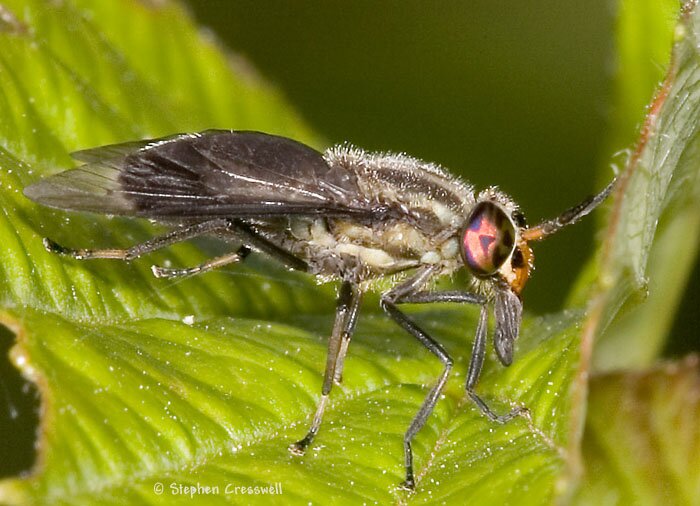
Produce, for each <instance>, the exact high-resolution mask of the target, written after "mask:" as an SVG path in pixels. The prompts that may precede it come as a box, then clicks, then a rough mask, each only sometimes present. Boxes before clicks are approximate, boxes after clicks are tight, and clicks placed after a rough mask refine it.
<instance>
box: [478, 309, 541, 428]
mask: <svg viewBox="0 0 700 506" xmlns="http://www.w3.org/2000/svg"><path fill="white" fill-rule="evenodd" d="M487 328H488V312H487V309H486V305H485V304H482V305H481V312H480V313H479V323H478V325H477V327H476V337H475V338H474V346H473V347H472V356H471V360H470V361H469V370H468V371H467V384H466V390H467V394H468V395H469V397H470V398H471V400H472V401H474V404H476V405H477V406H478V407H479V410H481V412H482V413H483V414H484V415H485V416H486V417H487V418H488V419H489V420H491V421H493V422H498V423H506V422H507V421H509V420H512V419H513V418H515V417H516V416H518V415H520V414H521V413H526V412H527V408H526V407H524V406H518V407H516V408H513V409H512V410H511V411H510V412H509V413H506V414H505V415H497V414H496V413H494V412H493V410H492V409H491V408H489V407H488V405H487V404H486V403H485V402H484V400H483V399H482V398H481V397H479V396H478V395H477V393H476V392H475V391H474V388H475V387H476V384H477V382H478V381H479V376H480V375H481V368H482V367H483V365H484V357H485V356H486V330H487Z"/></svg>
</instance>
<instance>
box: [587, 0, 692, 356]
mask: <svg viewBox="0 0 700 506" xmlns="http://www.w3.org/2000/svg"><path fill="white" fill-rule="evenodd" d="M693 5H694V4H693V3H692V2H691V3H689V4H688V5H687V6H686V8H685V14H684V17H683V19H682V21H681V22H680V23H679V24H678V25H677V26H676V30H675V38H676V44H675V46H674V50H673V55H672V60H671V63H670V66H669V70H668V71H667V75H666V78H665V80H664V82H663V84H662V85H661V87H660V89H659V90H658V91H657V95H656V98H655V99H654V101H653V102H652V104H651V105H650V107H649V111H648V115H647V118H646V121H645V123H644V126H643V128H642V132H641V137H640V139H639V141H638V143H637V146H636V149H635V150H634V151H633V152H632V153H631V154H630V159H629V162H628V169H627V170H626V172H625V174H624V176H623V178H622V185H623V186H624V191H625V193H626V198H625V199H620V200H619V201H618V202H619V205H618V206H617V208H616V209H615V211H614V215H616V216H617V217H618V219H616V220H615V221H614V223H613V226H612V227H611V228H610V232H609V238H608V240H607V241H606V243H607V245H606V247H605V250H604V258H603V260H602V268H601V272H602V279H604V280H606V282H608V283H609V284H610V285H611V287H612V288H609V289H608V297H607V299H606V301H605V303H604V305H606V306H607V308H608V309H607V311H606V313H605V315H604V316H603V318H602V321H603V322H605V323H607V322H609V321H610V320H611V318H612V316H613V315H614V314H615V312H616V310H617V308H619V307H621V306H623V305H624V304H626V303H627V306H628V307H626V311H625V314H624V316H623V317H622V318H619V319H618V320H617V321H616V322H615V323H614V325H613V326H612V327H611V328H610V329H608V331H607V332H606V333H605V335H604V336H603V338H602V339H601V340H600V342H599V343H598V344H597V346H596V350H595V357H594V368H595V369H596V370H614V369H619V368H625V367H646V366H649V365H650V364H652V363H653V361H654V360H655V359H656V358H657V357H658V355H659V353H660V351H661V349H662V347H663V345H664V343H665V341H666V339H667V335H668V332H669V329H670V326H671V324H672V323H673V316H674V314H675V312H676V308H677V306H678V303H679V300H680V297H681V296H682V294H683V291H684V289H685V285H686V281H687V279H688V277H689V275H690V272H691V270H692V266H693V261H694V259H695V258H696V255H697V249H698V245H699V244H700V241H699V240H698V237H700V178H698V156H699V153H698V149H699V147H700V146H699V137H700V129H699V125H698V121H697V118H698V114H700V110H699V109H700V106H699V105H698V104H700V100H699V95H698V91H697V89H696V86H697V83H698V80H699V79H700V77H699V74H700V72H699V70H698V58H699V55H698V40H699V39H698V33H699V31H698V26H697V16H696V15H695V11H693V10H692V9H691V7H692V6H693ZM656 8H658V7H656ZM656 8H655V9H656ZM655 9H651V10H650V11H646V10H645V9H643V8H638V9H635V8H633V7H632V6H630V7H629V9H628V10H626V11H625V12H626V13H636V14H637V16H634V15H632V16H631V17H635V18H636V17H638V18H641V19H648V18H651V19H657V20H656V21H651V20H648V23H651V24H654V23H657V24H658V23H659V21H658V19H661V21H662V22H663V16H660V15H659V13H658V12H657V11H656V10H655ZM640 12H642V13H643V14H640ZM629 24H630V23H627V25H629ZM642 24H644V23H642ZM652 32H653V30H652ZM639 38H640V39H644V38H645V36H642V35H640V37H639ZM628 45H629V44H628ZM632 86H634V85H632ZM630 297H631V299H630ZM643 299H646V300H644V303H643V304H639V303H640V302H641V300H643ZM634 306H637V307H634Z"/></svg>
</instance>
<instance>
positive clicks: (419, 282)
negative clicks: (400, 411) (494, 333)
mask: <svg viewBox="0 0 700 506" xmlns="http://www.w3.org/2000/svg"><path fill="white" fill-rule="evenodd" d="M428 279H429V275H426V274H424V273H419V274H418V275H417V276H416V277H415V278H412V279H410V280H409V281H408V282H406V283H404V284H403V285H399V286H398V287H397V288H395V289H394V290H392V291H390V292H388V293H387V294H385V295H384V296H383V297H382V307H383V308H384V310H385V311H386V312H387V313H388V314H389V316H391V317H392V318H393V319H394V320H395V321H396V322H397V323H398V324H399V325H401V326H402V327H403V328H404V329H405V330H407V331H408V333H409V334H411V335H412V336H414V337H415V338H416V339H418V340H419V341H420V342H421V343H422V344H423V345H424V346H425V347H426V348H428V350H430V351H431V352H432V353H433V354H435V355H436V356H437V357H438V358H439V359H440V361H441V362H442V363H443V364H444V366H445V368H444V369H443V373H442V374H441V375H440V378H439V379H438V381H437V383H436V384H435V386H433V388H432V389H431V390H430V392H429V393H428V396H427V397H426V399H425V401H423V404H422V405H421V408H420V410H419V411H418V414H417V415H416V416H415V418H414V419H413V421H412V422H411V425H410V426H409V428H408V430H407V431H406V434H405V436H404V457H405V465H406V480H405V481H404V482H403V484H402V485H403V486H404V487H406V488H408V489H413V488H414V487H415V479H414V475H413V453H412V450H411V441H412V439H413V437H414V436H415V435H416V433H418V431H419V430H420V429H421V428H422V427H423V425H425V422H426V421H427V419H428V416H429V415H430V413H431V412H432V410H433V408H434V407H435V404H436V403H437V400H438V397H439V395H440V392H441V391H442V389H443V388H444V386H445V383H446V381H447V377H448V375H449V372H450V370H451V369H452V359H451V358H450V356H449V355H448V354H447V352H446V351H445V349H444V348H443V347H442V346H441V345H440V344H439V343H437V342H436V341H435V340H433V339H432V338H431V337H430V336H428V335H427V334H426V333H425V332H424V331H422V330H421V329H420V328H419V327H418V326H417V325H415V324H414V323H413V322H412V321H411V320H409V319H408V317H406V315H404V314H403V313H401V312H400V311H399V310H398V309H397V308H396V306H395V304H397V303H404V304H405V303H411V304H429V303H433V302H453V303H463V304H477V305H479V306H480V313H479V323H478V325H477V329H476V338H475V339H474V347H473V349H472V356H471V360H470V363H469V371H468V373H467V384H466V390H467V394H468V395H469V397H470V398H471V399H472V400H473V401H474V403H475V404H476V405H477V406H478V407H479V409H480V410H481V412H482V413H484V415H486V416H487V417H488V418H489V419H491V420H493V421H496V422H499V423H505V422H507V421H508V420H510V419H512V418H514V417H515V416H517V415H519V414H520V413H522V412H526V411H527V409H526V408H524V407H518V408H515V409H513V410H512V411H511V412H510V413H507V414H506V415H497V414H495V413H494V412H493V411H492V410H491V408H489V407H488V405H487V404H486V403H485V402H484V401H483V400H482V399H481V398H480V397H479V396H478V395H477V394H476V392H475V391H474V387H475V386H476V384H477V382H478V380H479V375H480V374H481V368H482V366H483V364H484V357H485V354H486V333H487V329H488V309H487V302H488V301H487V300H486V298H484V297H483V296H481V295H478V294H475V293H470V292H460V291H446V292H428V291H420V288H422V286H424V285H425V283H426V282H427V280H428Z"/></svg>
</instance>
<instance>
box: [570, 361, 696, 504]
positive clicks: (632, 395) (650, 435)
mask: <svg viewBox="0 0 700 506" xmlns="http://www.w3.org/2000/svg"><path fill="white" fill-rule="evenodd" d="M699 390H700V368H698V357H697V356H689V357H687V358H686V359H684V360H683V361H682V362H678V363H670V364H663V365H661V366H656V367H654V368H653V369H650V370H647V371H644V372H627V373H609V374H604V375H601V376H599V377H596V378H595V379H594V380H593V381H592V382H591V397H590V400H589V411H588V419H587V422H586V432H585V435H584V446H583V451H584V458H585V460H586V464H587V466H586V475H585V477H584V480H583V482H582V484H581V487H580V489H579V490H578V493H577V496H576V501H575V503H576V504H581V505H583V504H592V505H596V506H604V505H613V504H639V505H654V504H698V503H699V502H700V488H699V487H698V483H700V429H699V427H700V426H698V423H697V421H698V418H699V417H700V397H699V396H698V391H699ZM613 406H614V407H615V410H614V411H615V412H614V415H613V416H611V415H612V413H611V408H612V407H613Z"/></svg>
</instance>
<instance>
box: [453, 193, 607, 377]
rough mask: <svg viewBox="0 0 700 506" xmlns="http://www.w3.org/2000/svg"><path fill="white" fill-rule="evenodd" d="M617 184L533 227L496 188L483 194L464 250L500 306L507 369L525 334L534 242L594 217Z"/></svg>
mask: <svg viewBox="0 0 700 506" xmlns="http://www.w3.org/2000/svg"><path fill="white" fill-rule="evenodd" d="M614 186H615V180H613V181H612V182H611V183H610V184H609V185H608V186H607V187H606V188H605V189H603V190H602V191H601V192H600V193H598V194H596V195H594V196H592V197H589V198H587V199H586V200H584V201H583V202H581V203H580V204H578V205H576V206H574V207H572V208H571V209H568V210H567V211H565V212H564V213H562V214H561V215H559V216H558V217H556V218H554V219H551V220H546V221H543V222H542V223H540V224H538V225H536V226H534V227H532V228H528V226H527V224H526V223H525V218H524V217H523V215H522V213H520V211H519V210H518V208H517V206H516V205H515V204H514V203H513V202H512V201H511V200H510V199H509V198H508V197H506V196H505V195H503V194H502V193H500V192H499V191H497V190H495V189H488V190H486V191H484V192H482V193H481V194H479V196H478V198H477V200H476V204H475V205H474V207H473V208H472V210H471V212H470V214H469V216H468V217H467V220H466V222H465V224H464V227H463V228H462V231H461V235H460V241H459V244H460V251H461V254H462V260H463V261H464V263H465V265H466V267H467V269H468V270H469V272H470V273H471V274H472V276H474V278H476V279H477V280H479V281H480V284H481V285H482V286H484V288H485V289H486V290H485V291H488V295H489V296H490V297H491V298H492V299H493V302H494V314H495V317H496V329H495V333H494V346H495V348H496V353H497V354H498V358H499V359H500V360H501V362H502V363H503V364H504V365H509V364H510V363H511V362H512V360H513V345H514V343H515V340H516V339H517V337H518V333H519V331H520V322H521V319H522V300H521V298H520V294H521V292H522V290H523V288H524V287H525V283H526V282H527V280H528V278H529V277H530V271H531V270H532V265H533V255H532V249H530V246H529V244H528V243H529V242H530V241H539V240H541V239H544V238H545V237H547V236H549V235H551V234H553V233H554V232H557V231H558V230H560V229H561V228H563V227H565V226H567V225H570V224H572V223H575V222H576V221H578V220H579V219H580V218H582V217H583V216H585V215H587V214H588V213H590V212H591V211H592V210H593V209H595V208H596V207H597V206H598V205H600V203H601V202H603V201H604V200H605V199H606V198H607V196H608V195H610V193H611V192H612V190H613V188H614Z"/></svg>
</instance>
